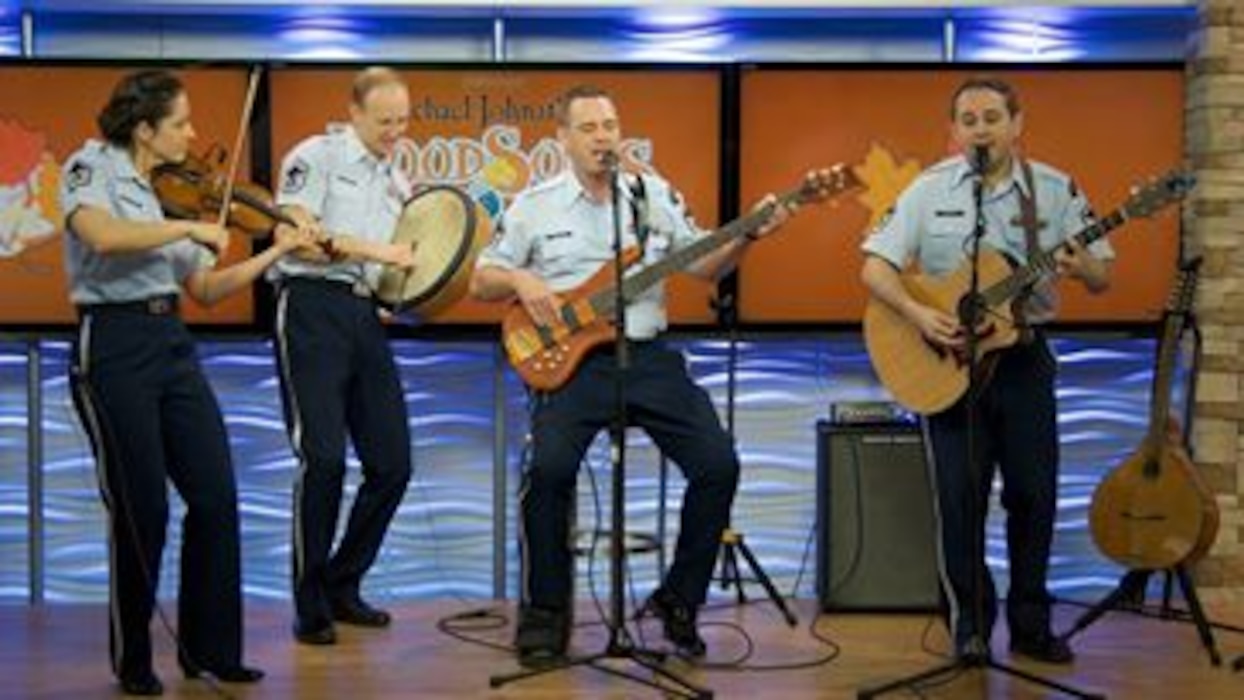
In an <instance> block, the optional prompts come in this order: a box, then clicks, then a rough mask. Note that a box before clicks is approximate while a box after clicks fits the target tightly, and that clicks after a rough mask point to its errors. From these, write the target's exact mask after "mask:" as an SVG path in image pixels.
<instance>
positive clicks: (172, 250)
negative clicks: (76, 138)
mask: <svg viewBox="0 0 1244 700" xmlns="http://www.w3.org/2000/svg"><path fill="white" fill-rule="evenodd" d="M97 123H98V126H99V131H100V133H101V135H102V136H103V139H104V141H97V140H90V141H88V142H87V143H86V144H85V145H84V146H83V147H82V148H81V149H80V150H79V151H78V152H76V153H75V154H74V155H73V156H72V157H70V159H69V160H68V161H67V163H66V170H65V172H66V176H65V178H64V180H63V182H62V186H61V199H62V206H63V210H64V211H65V213H66V229H67V232H66V245H65V264H66V268H67V273H68V275H67V276H68V280H69V293H70V297H71V299H72V301H73V303H74V304H75V305H76V306H77V308H78V314H79V318H80V323H79V327H78V336H77V339H76V341H75V344H74V351H73V359H72V361H71V371H70V377H71V383H72V387H73V397H74V403H75V406H76V407H77V409H78V414H79V416H80V418H81V420H82V424H83V426H84V427H85V428H86V430H87V433H88V435H89V436H90V439H91V445H92V448H93V451H94V454H95V459H96V463H97V472H98V476H99V481H100V492H101V494H102V496H103V501H104V506H105V508H106V509H107V511H108V524H109V527H108V544H109V563H110V575H111V585H110V587H109V595H110V604H109V613H110V625H109V632H110V634H109V642H110V649H111V661H112V670H113V673H115V674H116V676H117V678H118V679H119V681H120V685H121V689H122V690H123V691H125V692H126V693H129V694H134V695H159V694H161V693H162V692H163V686H162V684H161V682H160V679H159V678H158V677H157V676H156V674H155V672H154V670H153V667H152V647H151V632H150V622H151V615H152V611H153V606H154V604H155V596H156V586H157V584H158V581H159V578H160V576H159V574H160V561H161V553H162V551H163V549H164V540H165V529H166V526H167V521H168V510H169V505H168V500H167V495H166V494H167V491H166V486H165V481H166V480H168V481H170V482H172V484H173V487H174V488H175V489H176V490H177V492H178V494H179V495H180V496H181V498H182V500H183V501H184V502H185V504H186V516H185V520H184V524H183V538H182V552H181V576H180V582H181V590H180V592H179V594H178V596H177V600H178V625H177V627H178V636H179V638H180V644H179V646H178V649H179V654H178V661H179V662H180V665H181V668H182V671H183V672H184V673H185V675H186V676H187V677H196V676H199V675H201V674H211V675H213V676H215V677H216V678H218V679H219V680H222V681H227V682H239V683H253V682H255V681H258V680H259V679H260V678H262V677H263V672H262V671H260V670H258V669H254V668H250V667H247V666H245V665H244V664H243V661H242V595H241V580H240V579H241V564H240V560H239V551H238V550H239V545H238V509H237V487H236V483H235V481H234V474H233V464H232V460H231V457H230V454H229V444H228V440H227V438H226V435H225V426H224V422H223V420H222V418H221V413H220V408H219V406H218V404H217V402H216V398H215V396H214V395H213V393H212V390H211V388H210V386H209V385H208V383H207V380H206V379H205V377H204V375H203V371H202V368H201V367H200V365H199V361H198V358H197V357H196V354H195V344H194V339H193V338H192V337H191V334H190V332H189V331H188V330H187V328H186V326H185V324H184V323H183V322H182V320H181V318H180V316H179V313H178V309H179V306H180V300H181V296H182V294H183V292H184V293H185V294H188V295H189V296H190V297H191V298H193V299H194V300H196V301H198V302H200V303H203V304H207V305H210V304H213V303H214V302H216V301H219V300H220V299H222V298H224V297H226V296H228V295H230V294H232V293H234V292H236V291H238V290H240V289H243V288H245V287H246V286H248V285H249V284H250V283H251V282H252V281H253V280H255V279H256V278H257V277H258V276H259V275H260V274H262V272H263V271H264V270H265V269H267V268H268V266H270V265H272V264H273V263H274V262H276V261H277V260H278V259H279V258H281V257H282V256H283V255H285V254H286V253H289V252H292V251H295V250H298V249H300V248H302V247H306V246H308V245H309V243H308V239H307V236H306V235H305V234H303V233H299V232H297V231H295V230H293V229H290V230H288V231H285V232H283V235H281V236H278V238H277V239H276V241H275V244H274V245H273V246H271V247H269V248H268V249H267V250H265V251H264V252H262V253H260V254H258V255H256V256H254V257H252V258H250V259H247V260H245V261H243V262H240V263H238V264H235V265H233V266H231V267H226V268H223V269H217V268H216V267H215V265H216V260H217V256H219V255H220V254H222V253H223V252H224V251H225V249H226V248H227V247H228V244H229V232H228V231H227V230H226V229H225V228H223V227H222V226H220V225H217V224H215V223H207V222H202V221H166V220H165V218H164V215H163V213H162V212H161V207H160V202H159V201H158V199H157V197H156V194H155V192H154V190H153V188H152V186H151V184H150V175H151V172H152V170H153V168H155V167H157V166H159V165H161V164H163V163H171V162H177V161H179V160H181V159H183V158H185V156H186V153H187V150H188V147H189V144H190V142H191V140H192V139H193V138H194V136H195V134H194V127H193V126H191V123H190V99H189V96H188V95H187V93H186V90H185V87H184V86H183V85H182V83H181V82H180V81H179V80H178V78H176V77H175V76H173V75H172V74H170V73H168V72H165V71H159V70H149V71H142V72H138V73H133V74H130V75H128V76H126V77H125V78H123V79H122V80H121V81H120V82H119V83H118V84H117V85H116V87H115V89H114V90H113V93H112V96H111V98H110V99H109V100H108V103H107V104H106V105H105V106H104V108H103V110H102V111H101V112H100V113H99V115H98V119H97Z"/></svg>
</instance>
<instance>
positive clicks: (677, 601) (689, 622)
mask: <svg viewBox="0 0 1244 700" xmlns="http://www.w3.org/2000/svg"><path fill="white" fill-rule="evenodd" d="M644 611H645V612H648V613H651V614H653V615H656V616H657V617H659V618H661V622H662V626H663V628H664V630H665V638H666V639H668V640H669V641H670V642H671V643H672V644H673V645H674V648H675V650H676V651H677V652H678V654H679V656H683V657H687V658H692V659H698V658H700V657H701V656H704V654H705V652H707V651H708V646H707V645H706V644H705V643H704V639H703V638H701V637H700V632H699V630H698V629H696V623H695V619H696V609H695V606H693V605H690V604H688V603H687V602H686V601H684V600H683V599H682V598H681V597H679V595H678V594H677V593H674V592H673V591H671V590H669V589H666V588H663V587H662V588H658V589H657V590H656V591H654V592H653V593H652V597H650V598H649V599H648V602H647V603H646V604H645V605H644Z"/></svg>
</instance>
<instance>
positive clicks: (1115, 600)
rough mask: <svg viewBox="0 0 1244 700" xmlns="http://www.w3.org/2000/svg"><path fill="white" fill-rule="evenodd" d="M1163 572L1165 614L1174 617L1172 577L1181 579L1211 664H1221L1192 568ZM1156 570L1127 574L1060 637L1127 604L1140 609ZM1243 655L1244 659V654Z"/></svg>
mask: <svg viewBox="0 0 1244 700" xmlns="http://www.w3.org/2000/svg"><path fill="white" fill-rule="evenodd" d="M1161 571H1162V572H1163V573H1165V574H1166V581H1165V583H1164V585H1163V593H1162V612H1163V614H1162V617H1164V618H1172V617H1174V614H1173V611H1172V610H1171V607H1170V601H1171V587H1172V586H1171V581H1172V579H1174V580H1177V581H1179V588H1180V590H1181V591H1182V592H1183V596H1184V600H1185V601H1187V603H1188V612H1189V613H1190V614H1191V616H1192V621H1193V622H1194V623H1195V624H1196V629H1197V635H1198V636H1199V637H1200V639H1201V646H1203V647H1205V651H1206V652H1208V653H1209V662H1210V664H1212V665H1214V666H1221V665H1222V657H1221V656H1220V655H1219V653H1218V647H1217V645H1216V644H1215V643H1214V633H1213V630H1211V629H1210V623H1209V620H1208V619H1207V618H1206V617H1205V610H1204V608H1202V607H1201V599H1200V597H1199V596H1197V592H1196V586H1195V585H1193V583H1192V577H1191V576H1190V575H1189V574H1188V569H1187V568H1186V567H1185V566H1184V565H1183V564H1176V565H1175V566H1173V567H1171V568H1169V569H1161ZM1153 573H1154V570H1153V569H1133V570H1131V571H1129V572H1127V573H1126V574H1124V575H1123V578H1121V579H1120V580H1119V584H1118V585H1117V586H1115V588H1114V590H1113V591H1111V592H1110V593H1109V594H1107V595H1106V597H1105V598H1102V599H1101V600H1100V601H1098V602H1097V603H1096V604H1095V605H1093V606H1092V607H1091V608H1089V609H1088V610H1087V611H1086V612H1085V613H1084V614H1083V615H1081V616H1080V618H1079V619H1078V620H1076V622H1075V624H1074V625H1072V626H1071V628H1070V629H1068V630H1067V631H1066V632H1063V633H1062V634H1061V635H1060V638H1061V639H1062V640H1063V641H1068V640H1070V639H1071V638H1072V637H1073V636H1075V635H1076V634H1079V633H1080V632H1081V631H1083V630H1084V629H1085V628H1087V627H1088V626H1089V625H1091V624H1093V623H1094V622H1096V621H1097V619H1098V618H1100V617H1101V616H1102V615H1105V614H1106V613H1107V612H1110V610H1112V609H1116V608H1125V607H1126V608H1131V607H1135V608H1137V609H1139V608H1140V606H1141V605H1143V603H1144V600H1145V588H1146V587H1147V585H1148V583H1149V576H1150V575H1151V574H1153ZM1241 658H1242V659H1244V657H1241ZM1237 664H1238V665H1240V666H1244V661H1241V660H1240V659H1237V660H1236V661H1234V662H1232V668H1233V670H1237V671H1238V670H1239V667H1238V666H1237Z"/></svg>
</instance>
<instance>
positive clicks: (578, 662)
mask: <svg viewBox="0 0 1244 700" xmlns="http://www.w3.org/2000/svg"><path fill="white" fill-rule="evenodd" d="M603 160H604V165H606V166H607V167H608V169H609V172H610V182H611V187H610V189H611V194H612V199H613V254H614V257H613V270H614V275H615V284H614V290H615V294H614V300H613V304H614V320H613V322H614V328H615V329H616V332H617V335H616V342H615V358H616V367H615V368H614V398H615V401H616V413H615V415H614V420H613V424H612V425H610V427H609V438H610V442H611V443H612V445H611V449H610V456H611V457H612V467H613V479H612V489H613V492H612V494H611V495H610V504H609V507H610V510H611V512H610V533H609V561H610V571H609V579H610V589H609V608H610V610H609V617H608V619H606V620H605V627H606V628H607V629H608V631H609V641H608V642H607V643H606V644H605V648H604V650H603V651H600V652H597V653H595V654H588V655H586V656H577V657H570V658H567V659H565V660H564V661H560V662H557V663H552V664H550V665H548V666H546V667H543V668H532V669H524V670H522V671H518V672H515V673H509V674H501V675H495V676H492V677H490V678H489V680H488V684H489V686H490V687H492V688H499V687H501V686H502V685H504V684H506V683H510V682H512V681H519V680H523V679H525V678H532V677H535V676H540V675H543V674H545V673H551V672H554V671H560V670H563V669H568V668H575V667H578V666H589V667H591V668H594V669H596V670H598V671H601V672H604V673H608V674H610V675H612V676H617V677H619V678H625V679H627V680H630V681H634V682H635V683H640V684H642V685H646V686H648V687H650V688H654V689H656V690H658V691H661V692H662V693H663V694H664V695H665V696H667V697H668V696H673V697H680V698H690V699H692V700H711V698H712V697H713V691H711V690H708V689H706V688H701V687H699V686H697V685H695V684H693V683H692V682H690V681H688V680H686V679H684V678H682V677H681V676H679V675H678V674H676V673H674V672H673V671H671V670H669V669H668V668H666V667H665V665H664V664H665V659H666V654H665V653H664V652H660V651H655V650H652V649H646V648H644V647H640V646H638V645H636V644H635V642H634V640H633V639H632V638H631V634H630V631H629V630H628V629H627V627H626V611H625V603H626V601H625V599H624V596H625V591H624V581H623V575H624V568H625V566H626V563H625V562H624V561H623V559H624V558H625V557H626V547H625V543H624V540H625V537H626V515H625V513H626V502H625V498H624V490H625V488H626V476H625V471H626V427H627V422H628V421H627V411H626V376H625V375H626V372H627V371H628V370H629V368H630V350H631V348H630V346H629V344H628V341H627V339H626V303H627V299H626V297H625V295H624V293H623V289H622V279H623V273H624V271H625V263H624V259H623V251H624V249H623V245H622V209H621V207H622V196H621V188H620V187H619V183H618V180H619V178H620V177H621V173H620V171H619V169H618V160H617V155H616V154H613V153H609V154H607V157H606V158H604V159H603ZM640 238H641V240H642V232H641V235H640ZM613 659H620V660H625V661H630V662H631V663H633V664H635V665H637V666H639V667H640V669H642V670H644V671H647V672H649V673H651V677H649V676H643V675H637V674H635V673H628V672H626V671H625V670H622V669H619V668H616V667H615V666H613V665H610V664H609V663H607V662H608V661H610V660H613Z"/></svg>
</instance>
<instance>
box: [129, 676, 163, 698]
mask: <svg viewBox="0 0 1244 700" xmlns="http://www.w3.org/2000/svg"><path fill="white" fill-rule="evenodd" d="M120 684H121V692H123V693H125V694H126V695H146V696H152V695H163V694H164V684H163V683H161V682H160V679H159V678H157V677H156V675H155V674H154V673H151V672H147V673H142V674H139V675H136V676H132V677H129V678H122V679H121V681H120Z"/></svg>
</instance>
